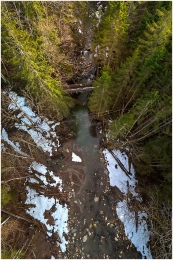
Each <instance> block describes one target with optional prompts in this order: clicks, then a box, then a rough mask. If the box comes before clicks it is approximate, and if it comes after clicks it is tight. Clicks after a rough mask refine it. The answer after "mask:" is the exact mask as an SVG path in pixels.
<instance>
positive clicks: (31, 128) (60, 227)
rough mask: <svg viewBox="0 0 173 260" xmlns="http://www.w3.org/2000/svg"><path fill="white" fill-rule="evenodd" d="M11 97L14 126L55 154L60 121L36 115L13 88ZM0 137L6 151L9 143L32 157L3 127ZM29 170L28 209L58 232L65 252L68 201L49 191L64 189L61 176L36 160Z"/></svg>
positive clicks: (36, 217) (18, 151) (50, 230)
mask: <svg viewBox="0 0 173 260" xmlns="http://www.w3.org/2000/svg"><path fill="white" fill-rule="evenodd" d="M6 93H7V92H6ZM9 98H10V99H11V104H10V105H9V107H8V109H9V110H13V111H15V114H14V117H16V118H18V120H16V121H17V123H16V124H15V127H16V128H18V129H20V130H24V131H26V132H27V133H28V134H29V135H30V136H31V137H32V139H33V140H34V142H35V143H36V145H37V146H39V147H41V148H42V149H43V151H44V152H49V154H50V155H52V152H53V151H57V148H58V147H59V146H60V144H59V140H58V137H57V135H56V132H55V127H56V126H57V125H59V124H60V123H59V122H57V123H55V122H54V121H49V120H48V119H47V118H45V117H43V116H38V115H36V113H35V112H33V111H32V109H31V108H30V107H29V106H27V101H26V99H25V98H24V97H19V96H18V95H17V94H16V93H15V92H12V91H10V92H9ZM1 138H2V140H3V143H2V144H1V149H2V151H3V152H6V149H7V148H6V147H5V144H8V145H10V146H11V147H12V148H13V149H14V151H16V152H17V153H19V154H20V155H22V156H25V157H28V158H30V156H29V155H28V154H26V153H24V152H23V151H22V150H21V148H20V144H19V143H18V142H12V141H11V140H9V138H8V134H7V132H6V130H5V129H4V128H3V129H2V135H1ZM52 140H53V141H52ZM30 159H31V158H30ZM28 172H29V173H30V177H27V179H26V182H25V185H26V191H27V194H26V201H25V204H27V205H29V207H30V208H28V209H27V211H26V212H27V213H28V214H30V215H31V216H32V217H33V218H35V219H37V220H39V221H40V222H41V223H43V224H44V225H45V226H46V228H47V235H48V236H49V237H50V236H52V235H53V234H54V233H57V234H58V236H59V238H60V241H59V242H57V244H58V245H59V246H60V248H61V251H62V252H65V251H66V244H67V243H68V242H67V241H66V238H65V236H64V234H67V233H68V228H67V225H68V208H67V205H66V204H65V205H64V206H63V205H61V204H60V202H59V200H58V199H56V198H55V197H54V195H53V194H51V192H49V191H53V190H54V192H55V191H57V193H58V192H59V191H60V192H62V180H61V179H60V178H59V177H58V176H56V175H55V174H54V173H53V172H52V171H49V170H48V169H47V167H46V166H45V165H43V164H40V163H38V162H36V161H33V162H32V163H31V165H30V166H29V168H28ZM31 187H32V188H31ZM33 187H35V188H33ZM53 187H54V188H53ZM36 190H37V191H36ZM58 190H59V191H58ZM44 193H45V195H44ZM52 193H53V192H52ZM48 194H49V195H48ZM51 259H54V257H53V256H52V257H51Z"/></svg>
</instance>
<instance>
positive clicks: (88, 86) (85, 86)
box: [65, 81, 94, 94]
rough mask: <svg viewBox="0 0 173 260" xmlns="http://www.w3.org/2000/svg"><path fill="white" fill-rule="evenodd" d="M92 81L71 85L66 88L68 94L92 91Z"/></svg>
mask: <svg viewBox="0 0 173 260" xmlns="http://www.w3.org/2000/svg"><path fill="white" fill-rule="evenodd" d="M92 83H93V82H92V81H91V82H88V83H80V84H71V85H68V86H67V87H66V89H65V90H66V92H67V93H69V94H72V93H81V92H85V91H92V90H93V89H94V87H93V86H92Z"/></svg>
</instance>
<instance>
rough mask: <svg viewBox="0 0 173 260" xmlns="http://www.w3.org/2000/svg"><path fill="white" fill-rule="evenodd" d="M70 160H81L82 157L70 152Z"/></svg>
mask: <svg viewBox="0 0 173 260" xmlns="http://www.w3.org/2000/svg"><path fill="white" fill-rule="evenodd" d="M72 161H73V162H82V159H81V158H80V157H79V156H77V155H76V154H75V153H72Z"/></svg>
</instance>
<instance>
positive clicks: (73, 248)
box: [67, 92, 141, 259]
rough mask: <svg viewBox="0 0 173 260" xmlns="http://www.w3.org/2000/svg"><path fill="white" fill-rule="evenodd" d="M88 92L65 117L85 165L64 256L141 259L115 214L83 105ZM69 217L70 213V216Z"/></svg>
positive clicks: (113, 199)
mask: <svg viewBox="0 0 173 260" xmlns="http://www.w3.org/2000/svg"><path fill="white" fill-rule="evenodd" d="M87 96H88V93H87V92H84V93H81V94H79V95H78V100H79V101H80V103H79V104H77V105H76V106H75V108H74V109H73V111H72V113H71V116H70V117H69V123H68V124H69V127H70V129H71V130H72V131H73V132H74V133H75V134H76V137H75V138H74V140H73V145H74V146H75V147H77V148H78V150H79V151H81V154H82V160H83V163H84V164H85V166H86V178H85V181H84V183H83V185H82V187H81V189H80V191H79V192H78V194H76V196H75V198H74V200H76V202H77V203H76V204H79V205H78V206H79V207H80V212H79V214H78V215H77V214H76V213H75V208H73V209H70V210H73V214H74V216H75V217H74V224H73V228H71V230H69V233H70V236H69V244H68V247H67V248H68V250H67V257H68V258H85V259H87V258H88V259H97V258H113V259H119V258H124V259H129V258H130V259H131V258H135V259H137V258H141V254H140V253H137V251H136V249H135V248H134V246H133V245H132V243H131V241H130V240H128V238H127V237H126V236H125V233H124V229H123V225H122V224H121V222H120V221H119V219H118V217H117V215H116V209H115V206H116V202H117V201H119V199H118V193H116V189H113V188H112V187H110V185H109V176H108V171H107V169H106V167H105V165H104V158H103V155H102V153H101V150H100V138H99V136H98V133H99V130H98V127H97V123H96V122H94V121H91V120H90V116H89V112H88V108H87V101H86V99H87ZM76 216H77V217H76ZM72 218H73V216H72Z"/></svg>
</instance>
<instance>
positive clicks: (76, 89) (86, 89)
mask: <svg viewBox="0 0 173 260" xmlns="http://www.w3.org/2000/svg"><path fill="white" fill-rule="evenodd" d="M93 89H94V87H86V88H74V89H66V92H67V93H78V92H85V91H92V90H93Z"/></svg>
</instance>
